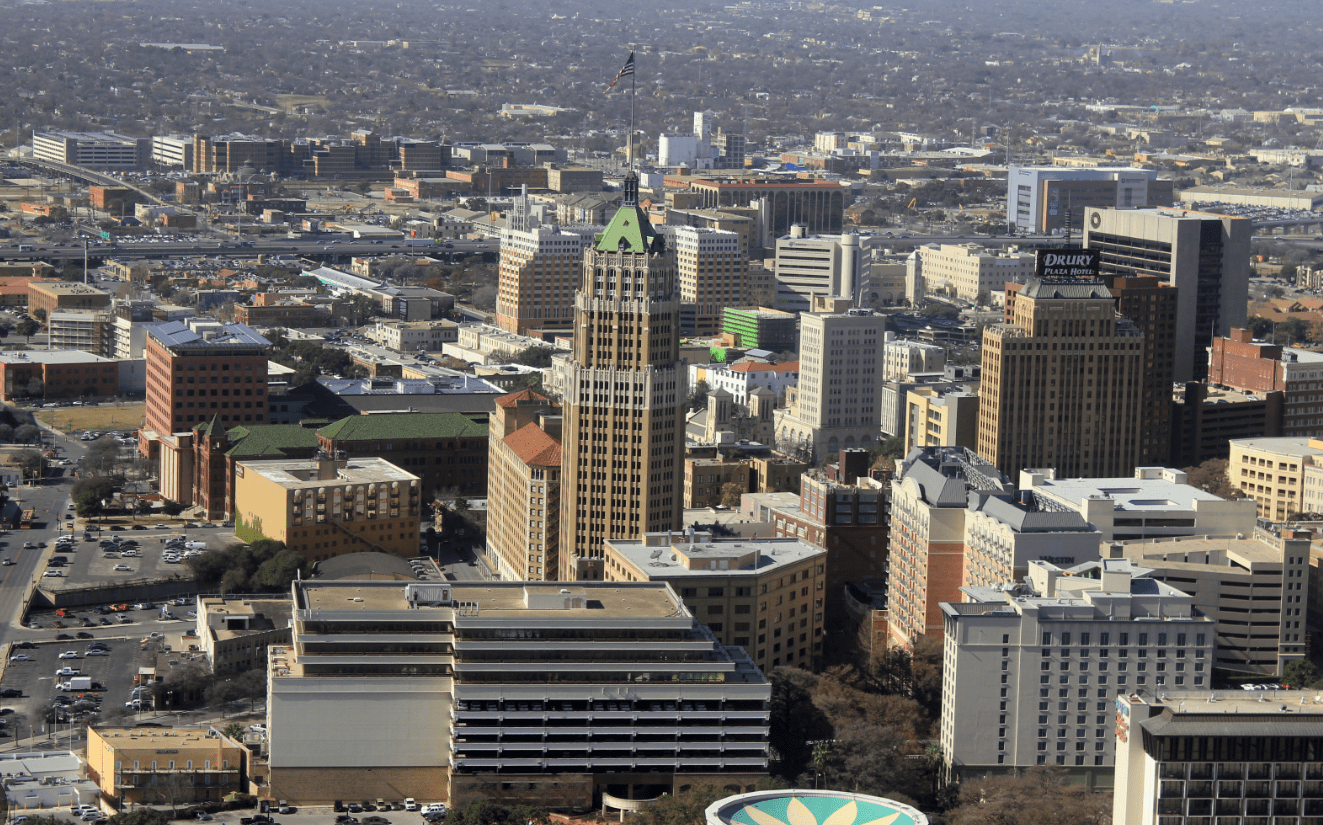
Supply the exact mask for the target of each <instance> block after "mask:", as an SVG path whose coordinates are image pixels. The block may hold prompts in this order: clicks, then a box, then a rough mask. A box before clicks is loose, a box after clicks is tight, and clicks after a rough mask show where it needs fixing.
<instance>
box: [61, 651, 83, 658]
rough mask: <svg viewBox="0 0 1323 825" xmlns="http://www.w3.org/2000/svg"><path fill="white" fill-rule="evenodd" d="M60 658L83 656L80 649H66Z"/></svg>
mask: <svg viewBox="0 0 1323 825" xmlns="http://www.w3.org/2000/svg"><path fill="white" fill-rule="evenodd" d="M60 658H61V659H78V658H81V657H80V656H79V655H78V651H76V650H66V651H64V652H63V653H61V654H60Z"/></svg>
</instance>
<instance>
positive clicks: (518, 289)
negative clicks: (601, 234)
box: [496, 192, 588, 335]
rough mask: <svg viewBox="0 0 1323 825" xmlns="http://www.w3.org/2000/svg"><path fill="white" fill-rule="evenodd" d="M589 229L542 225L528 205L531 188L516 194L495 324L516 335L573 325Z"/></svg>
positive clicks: (504, 240) (503, 256) (504, 249)
mask: <svg viewBox="0 0 1323 825" xmlns="http://www.w3.org/2000/svg"><path fill="white" fill-rule="evenodd" d="M586 232H587V230H586V229H585V230H583V231H582V232H578V233H576V232H573V231H569V230H566V229H562V228H561V227H559V226H557V225H556V224H554V223H551V224H543V223H542V219H541V217H540V216H539V215H538V213H537V212H535V211H534V210H533V209H532V207H530V205H529V203H528V194H527V192H525V193H524V195H523V196H522V197H520V198H516V199H515V203H514V209H512V210H511V211H510V217H509V222H508V224H507V225H506V228H505V230H504V231H502V232H501V264H500V274H499V281H498V286H497V293H496V325H497V326H499V327H500V328H501V329H503V330H506V331H507V332H513V333H515V334H516V335H527V334H528V333H529V332H530V331H532V330H538V329H559V330H566V329H569V327H570V322H571V321H572V320H573V305H574V287H575V285H576V283H577V278H578V274H579V267H580V266H581V265H582V263H583V248H584V246H585V244H586V242H587V240H588V239H587V238H586V237H585V235H586Z"/></svg>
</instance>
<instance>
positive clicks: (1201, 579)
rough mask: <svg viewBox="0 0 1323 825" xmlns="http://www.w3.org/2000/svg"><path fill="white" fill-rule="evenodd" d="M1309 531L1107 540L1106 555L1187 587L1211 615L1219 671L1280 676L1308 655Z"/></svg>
mask: <svg viewBox="0 0 1323 825" xmlns="http://www.w3.org/2000/svg"><path fill="white" fill-rule="evenodd" d="M1312 537H1313V536H1312V534H1311V533H1309V532H1306V531H1293V530H1288V531H1284V532H1283V533H1282V534H1281V535H1280V536H1278V535H1273V534H1270V533H1265V532H1263V531H1259V532H1257V533H1256V535H1255V536H1254V537H1253V538H1208V537H1205V536H1190V537H1186V538H1173V539H1164V540H1162V541H1127V542H1120V543H1117V544H1113V545H1111V546H1110V548H1109V550H1108V554H1109V555H1111V556H1113V557H1118V558H1127V559H1130V560H1131V561H1132V562H1134V563H1135V564H1136V565H1137V566H1139V567H1143V568H1148V569H1151V570H1152V571H1153V573H1152V577H1153V578H1155V579H1157V580H1158V581H1164V582H1166V583H1168V584H1170V585H1171V586H1173V587H1175V588H1177V589H1178V590H1180V591H1181V592H1183V593H1188V594H1189V595H1190V596H1191V598H1192V599H1193V603H1194V606H1195V607H1196V608H1197V609H1198V610H1199V611H1200V612H1202V613H1204V614H1206V615H1208V616H1211V617H1213V619H1214V620H1216V622H1217V659H1216V662H1215V666H1216V667H1217V668H1218V669H1221V670H1230V671H1239V672H1241V673H1246V674H1256V675H1260V676H1276V677H1280V676H1281V675H1282V669H1283V668H1285V667H1286V665H1287V664H1288V663H1289V662H1292V661H1294V660H1296V659H1303V658H1305V655H1306V646H1305V643H1306V641H1307V634H1306V627H1305V622H1306V618H1305V617H1306V613H1305V611H1306V609H1307V605H1309V604H1310V598H1309V590H1310V556H1309V545H1310V540H1311V538H1312Z"/></svg>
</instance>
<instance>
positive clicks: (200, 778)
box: [87, 727, 248, 810]
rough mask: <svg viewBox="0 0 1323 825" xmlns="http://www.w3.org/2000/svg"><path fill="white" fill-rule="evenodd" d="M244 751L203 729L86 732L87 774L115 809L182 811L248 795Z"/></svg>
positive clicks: (111, 729) (126, 729)
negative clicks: (150, 807)
mask: <svg viewBox="0 0 1323 825" xmlns="http://www.w3.org/2000/svg"><path fill="white" fill-rule="evenodd" d="M247 753H248V752H247V751H246V750H244V749H243V748H241V747H239V746H238V745H237V744H235V743H234V742H233V741H231V740H230V739H227V738H225V737H218V736H208V735H207V732H206V731H205V730H202V729H192V730H174V729H170V728H109V727H90V728H88V729H87V775H88V777H89V778H90V779H92V780H93V781H95V782H96V783H97V785H98V786H100V788H101V794H102V795H103V796H105V797H106V798H107V799H110V800H113V804H114V805H115V806H116V807H121V806H122V807H123V810H128V806H131V805H153V806H158V807H159V806H164V807H174V806H176V805H177V806H179V807H186V806H188V805H192V804H195V803H199V802H220V801H221V800H222V799H223V798H224V797H225V795H226V794H231V793H237V792H246V791H247V790H248V789H247V787H246V786H245V765H246V760H247Z"/></svg>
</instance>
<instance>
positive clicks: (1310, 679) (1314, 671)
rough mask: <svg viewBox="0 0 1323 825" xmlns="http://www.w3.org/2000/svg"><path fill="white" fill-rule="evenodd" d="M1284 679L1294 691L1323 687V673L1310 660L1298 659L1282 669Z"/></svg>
mask: <svg viewBox="0 0 1323 825" xmlns="http://www.w3.org/2000/svg"><path fill="white" fill-rule="evenodd" d="M1282 679H1283V680H1284V681H1285V682H1286V683H1287V684H1288V685H1290V686H1291V687H1292V689H1294V690H1313V689H1314V688H1320V687H1323V673H1320V672H1319V670H1318V668H1317V667H1315V666H1314V663H1313V662H1311V661H1309V660H1308V659H1296V660H1295V661H1293V662H1288V663H1287V665H1286V667H1284V668H1282Z"/></svg>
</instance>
